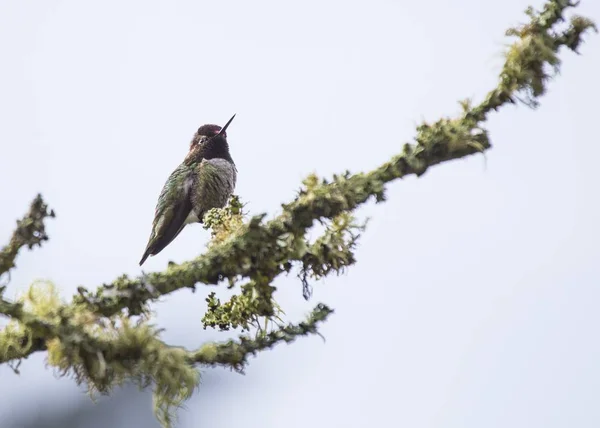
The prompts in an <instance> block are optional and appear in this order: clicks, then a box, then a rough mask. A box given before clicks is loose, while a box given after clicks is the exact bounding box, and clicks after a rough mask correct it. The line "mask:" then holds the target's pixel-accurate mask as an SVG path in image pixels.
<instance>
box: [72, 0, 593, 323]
mask: <svg viewBox="0 0 600 428" xmlns="http://www.w3.org/2000/svg"><path fill="white" fill-rule="evenodd" d="M572 6H575V4H573V3H570V2H567V1H564V0H551V1H548V2H547V3H546V5H545V6H544V8H543V10H542V12H540V13H538V14H536V13H534V12H533V11H532V10H528V11H527V13H528V14H529V16H530V22H529V23H528V24H526V25H523V26H521V27H519V28H515V29H511V30H509V31H508V34H509V35H512V36H516V37H518V40H517V41H516V42H515V43H514V44H513V45H512V46H511V47H510V49H509V50H508V52H507V55H506V62H505V64H504V67H503V69H502V71H501V73H500V79H499V84H498V86H497V87H496V88H494V89H493V90H492V91H490V92H489V93H488V94H487V96H486V97H485V99H484V100H483V101H482V102H481V103H480V104H479V105H477V106H471V103H470V102H467V101H465V102H463V103H462V107H463V112H462V114H461V115H459V116H458V117H457V118H443V119H440V120H439V121H437V122H435V123H432V124H428V123H424V124H422V125H420V126H419V127H418V128H417V136H416V137H415V142H416V143H415V144H405V145H404V147H403V150H402V152H401V153H400V154H398V155H396V156H394V157H393V158H392V159H391V160H390V161H388V162H386V163H384V164H383V165H381V166H380V167H379V168H377V169H375V170H373V171H371V172H368V173H358V174H354V175H352V174H350V173H349V172H346V173H344V174H341V175H337V176H334V177H333V179H332V180H319V179H318V178H317V177H316V176H310V177H309V178H308V179H306V180H305V181H304V187H303V188H302V190H301V191H300V192H299V194H298V196H297V198H296V199H295V200H293V201H292V202H290V203H288V204H283V205H282V207H283V211H282V213H281V214H280V215H279V216H277V217H275V218H274V219H272V220H270V221H268V222H265V221H264V218H265V217H266V215H264V214H263V215H258V216H254V217H252V218H251V219H250V221H248V222H247V223H246V224H244V225H243V226H240V227H239V229H238V230H237V232H236V233H234V234H232V235H231V236H229V238H228V239H225V240H223V241H222V242H220V243H218V244H217V245H214V246H212V247H211V248H210V249H209V251H207V252H206V253H205V254H203V255H201V256H200V257H198V258H196V259H195V260H192V261H189V262H186V263H183V264H181V265H175V264H172V265H171V266H169V268H167V270H165V271H164V272H156V273H151V274H148V275H143V276H141V277H138V278H129V277H128V276H125V275H124V276H121V277H119V278H117V280H115V281H113V282H112V283H110V284H105V285H103V286H101V287H99V288H98V289H97V290H96V291H94V292H89V291H87V290H83V289H82V290H81V294H80V295H79V296H77V297H76V298H75V303H76V304H81V305H85V306H87V307H89V308H90V309H92V310H95V311H98V312H99V313H102V314H103V315H105V316H110V315H112V314H115V313H118V312H120V311H121V310H123V309H128V311H129V312H130V313H132V314H137V313H142V312H143V311H144V308H145V305H146V303H147V302H148V301H152V300H156V299H157V298H159V297H161V296H164V295H166V294H169V293H171V292H173V291H175V290H178V289H183V288H192V289H193V288H194V287H195V286H196V285H197V284H199V283H202V284H217V283H218V282H219V281H222V280H227V281H229V282H230V283H231V282H235V281H236V280H238V279H240V278H243V277H252V276H254V275H255V274H256V273H257V272H264V271H268V272H273V271H278V272H287V271H289V269H290V262H292V261H301V260H303V257H304V255H305V254H306V247H305V245H304V244H305V242H304V240H303V239H299V238H303V237H304V234H305V232H306V231H307V230H308V229H309V228H310V227H312V226H313V224H314V222H315V221H316V220H322V219H333V218H334V217H336V216H338V215H340V214H342V213H344V212H349V211H352V210H354V209H355V208H357V207H358V206H359V205H361V204H363V203H365V202H366V201H367V200H369V199H370V198H371V197H374V198H375V199H376V201H378V202H380V201H383V200H384V199H385V196H384V192H385V185H386V183H389V182H391V181H393V180H396V179H399V178H403V177H405V176H407V175H411V174H415V175H417V176H420V175H422V174H424V173H425V172H426V171H427V170H428V169H429V168H430V167H431V166H433V165H437V164H439V163H441V162H446V161H450V160H453V159H459V158H463V157H465V156H469V155H472V154H476V153H480V152H483V151H485V150H487V149H489V148H490V147H491V144H490V140H489V138H488V134H487V130H485V129H484V128H483V126H482V122H484V121H485V120H486V119H487V115H488V113H489V112H491V111H492V110H497V109H498V108H499V107H501V106H502V105H504V104H507V103H514V102H515V99H516V98H517V97H522V98H523V99H524V100H526V101H527V102H528V104H529V105H533V106H535V102H536V100H537V98H539V97H540V96H541V95H543V94H544V91H545V88H546V83H547V81H548V79H549V77H550V76H551V75H550V74H549V72H548V70H547V67H548V66H550V67H553V68H554V69H555V71H557V70H558V66H559V65H560V61H559V58H558V56H557V55H558V51H559V49H560V48H561V47H562V46H566V47H568V48H570V49H574V48H576V47H577V46H579V45H580V43H581V38H582V36H583V34H584V33H585V32H586V31H588V30H590V29H595V27H594V24H593V23H592V22H591V21H590V20H588V19H586V18H581V17H574V18H572V19H571V25H570V26H569V28H568V29H566V30H564V31H563V32H560V33H555V32H554V30H553V26H554V25H555V24H556V23H558V22H559V21H561V20H563V19H564V18H563V14H564V11H565V9H567V8H568V7H572Z"/></svg>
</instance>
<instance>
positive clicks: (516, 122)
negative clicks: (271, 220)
mask: <svg viewBox="0 0 600 428" xmlns="http://www.w3.org/2000/svg"><path fill="white" fill-rule="evenodd" d="M531 1H533V0H505V1H502V2H492V1H481V0H457V1H454V2H445V1H442V0H423V1H375V0H374V1H369V2H366V1H362V2H358V1H347V0H346V1H341V0H337V1H329V2H320V1H314V0H306V1H302V2H295V3H290V2H278V1H252V2H246V1H218V2H217V1H211V2H208V1H192V0H188V1H172V2H159V1H141V0H136V1H129V2H120V1H114V0H110V1H109V0H106V1H103V2H99V3H98V2H81V1H75V0H71V1H56V0H45V1H9V0H1V1H0V55H1V57H2V67H0V117H1V118H2V121H1V122H2V125H1V126H0V148H1V151H0V180H1V181H0V201H1V205H2V209H1V210H0V242H1V243H4V242H6V241H7V239H8V237H9V236H10V233H11V232H12V230H13V227H14V220H15V219H16V218H17V217H20V216H21V215H22V214H23V213H24V212H25V210H26V209H27V206H28V204H29V202H30V201H31V199H32V198H33V197H34V196H35V194H36V193H37V192H41V193H42V194H43V195H44V197H45V198H46V200H47V201H48V202H49V204H50V205H51V207H52V208H54V209H55V210H56V212H57V216H58V217H57V218H56V219H55V220H53V221H51V222H49V226H48V229H49V233H50V236H51V241H50V242H49V243H48V244H46V245H45V246H44V247H43V248H42V249H41V250H39V249H38V250H36V251H35V252H32V253H22V254H21V256H20V257H19V259H18V270H17V271H15V272H14V274H13V276H12V282H11V287H10V292H9V296H14V294H15V293H16V292H18V291H20V290H24V289H25V287H26V286H27V285H28V284H29V283H31V281H33V280H34V279H37V278H45V279H51V280H53V281H54V282H55V283H56V284H58V285H59V287H60V289H61V292H62V294H63V295H64V296H65V298H70V296H71V295H72V294H73V293H74V292H75V290H76V287H77V286H78V285H85V286H87V287H95V286H98V285H100V284H102V283H103V282H108V281H111V280H113V279H114V278H116V277H117V276H118V275H120V274H121V273H123V272H126V273H128V274H131V275H137V274H139V273H140V268H139V267H138V265H137V263H138V261H139V258H140V256H141V254H142V252H143V250H144V247H145V245H146V241H147V238H148V235H149V233H150V225H151V222H152V216H153V212H154V206H155V203H156V198H157V196H158V193H159V192H160V189H161V187H162V185H163V183H164V181H165V179H166V177H167V176H168V175H169V174H170V172H171V171H172V169H173V168H174V167H175V166H176V165H177V164H178V163H179V162H180V161H181V160H182V159H183V157H184V156H185V153H186V149H187V145H188V142H189V140H190V138H191V136H192V134H193V132H194V131H195V129H196V128H197V127H198V126H200V125H201V124H203V123H224V122H225V121H226V120H227V119H228V118H229V117H230V116H231V115H232V114H233V113H237V117H236V119H235V121H234V122H233V123H232V126H231V128H230V130H229V132H228V133H229V139H230V144H231V149H232V154H233V157H234V159H235V161H236V163H237V165H238V169H239V181H238V187H237V193H238V194H239V195H240V196H241V197H242V199H243V200H244V201H246V202H248V209H250V210H251V212H252V213H259V212H265V211H266V212H268V213H269V214H270V215H274V214H275V213H277V212H278V208H279V204H280V203H281V202H284V201H287V200H289V199H290V198H291V197H293V195H294V192H295V191H296V189H297V188H298V186H299V184H300V180H301V179H302V178H303V177H305V176H306V175H307V174H308V173H310V172H312V171H316V172H317V173H318V174H320V175H322V176H329V175H331V174H333V173H335V172H341V171H343V170H345V169H346V168H349V169H351V170H352V171H355V172H356V171H361V170H367V169H371V168H373V167H375V166H377V165H379V164H380V163H382V162H384V161H386V160H387V159H388V158H389V157H391V156H392V155H394V154H396V153H398V152H399V151H400V150H401V146H402V143H404V142H405V141H408V140H410V139H411V138H412V137H413V135H414V126H415V124H417V123H418V122H420V121H421V120H422V119H423V118H425V119H427V120H436V119H437V118H439V117H440V116H441V115H453V114H455V113H457V112H458V110H459V109H458V104H457V101H458V100H459V99H463V98H465V97H474V98H475V100H480V99H481V97H482V96H483V95H484V94H485V91H487V90H489V89H491V88H492V87H493V85H495V82H496V76H497V74H498V72H499V70H500V66H501V65H502V56H501V52H502V50H503V49H504V48H505V46H506V43H508V39H506V38H504V37H503V34H504V31H505V29H506V28H507V27H509V26H511V25H514V24H516V23H517V22H521V21H523V20H524V19H525V16H524V14H523V13H522V11H523V10H524V9H525V7H526V6H527V5H528V4H530V2H531ZM533 5H534V6H536V7H539V6H541V5H542V2H541V1H538V0H536V1H535V2H534V4H533ZM578 13H580V14H584V15H587V16H590V17H592V18H595V19H596V20H599V19H600V4H599V3H598V2H596V1H593V0H585V1H584V2H583V4H582V5H581V6H580V7H579V8H578ZM587 40H588V42H587V43H586V44H584V45H583V46H582V48H581V52H582V53H583V55H582V56H579V57H578V56H576V55H574V54H572V53H569V52H566V51H563V52H562V54H561V58H563V59H564V67H563V70H562V75H561V76H559V78H558V79H557V80H556V81H554V82H553V83H551V84H550V86H549V94H548V96H546V97H544V98H543V99H542V107H541V108H540V109H539V110H538V111H531V110H529V109H527V108H526V107H519V108H513V107H510V108H507V109H504V110H502V111H501V112H500V113H499V114H497V115H493V116H492V118H491V120H490V122H489V130H490V132H491V137H492V142H493V143H494V148H493V150H491V151H490V152H489V153H488V161H487V166H486V165H485V164H484V160H483V158H482V157H481V156H478V157H472V158H469V159H467V160H460V161H455V162H452V163H449V164H444V165H442V166H439V167H436V168H433V169H431V170H430V171H429V172H428V173H427V174H426V175H425V176H424V177H422V178H421V179H418V180H417V179H414V178H411V179H407V180H404V181H403V182H395V183H393V184H392V185H391V186H390V187H389V191H388V196H389V201H388V202H387V203H385V204H382V205H379V206H375V205H374V204H370V205H368V206H367V207H365V208H364V209H362V210H361V211H360V215H361V216H362V217H363V218H364V217H366V216H371V217H372V221H371V223H370V226H369V229H368V230H367V232H366V234H365V235H364V238H363V239H362V241H361V246H360V249H359V251H358V254H357V256H358V260H359V262H358V264H357V265H356V266H355V267H353V268H352V269H351V270H350V272H349V273H348V274H347V275H346V276H343V277H340V278H332V279H327V280H326V281H323V282H322V283H319V284H314V285H315V287H314V290H315V292H314V297H313V299H312V301H311V302H308V303H306V302H304V301H303V299H302V296H301V284H300V282H299V281H298V280H297V279H296V278H295V277H294V276H290V277H288V278H282V279H280V280H279V281H278V282H277V285H278V287H279V288H280V292H279V293H278V299H279V300H280V302H281V303H282V304H283V305H284V308H285V309H286V310H287V312H288V315H289V316H290V319H292V320H297V319H299V318H301V317H303V316H304V314H305V313H306V312H308V311H309V309H310V308H311V307H312V305H314V304H316V303H317V302H319V301H323V302H325V303H327V304H329V305H331V306H332V307H333V308H335V310H336V313H335V314H334V316H333V317H332V318H331V320H330V322H328V323H327V324H326V325H325V326H324V327H323V329H322V332H323V334H324V335H325V336H326V338H327V342H326V343H325V344H324V343H323V342H322V340H321V339H319V338H317V337H315V338H309V339H302V340H299V341H298V342H296V343H294V344H293V345H290V346H285V345H283V346H279V347H277V348H276V349H275V350H274V351H271V352H266V353H263V354H261V355H259V357H258V358H256V359H254V360H252V363H251V365H250V367H249V369H248V370H247V375H246V376H239V375H236V374H233V373H229V372H227V371H224V370H208V371H204V384H203V385H202V386H201V388H200V390H199V392H198V393H197V394H196V395H195V397H194V399H193V400H191V401H190V402H189V403H188V409H187V410H183V411H180V413H179V415H180V422H181V424H180V426H181V427H198V426H204V427H207V426H210V427H213V428H217V427H234V426H246V427H281V426H285V427H286V428H293V427H306V426H315V427H320V426H343V427H367V426H378V427H404V426H406V427H413V428H418V427H457V428H458V427H461V428H467V427H473V428H476V427H482V426H485V427H487V428H493V427H511V428H517V427H528V428H531V427H545V428H547V427H572V426H577V427H579V428H583V427H597V426H598V425H599V424H600V406H599V405H598V401H599V393H600V344H599V343H598V334H597V330H598V328H597V326H598V325H599V323H600V312H599V311H598V310H597V307H598V300H599V298H600V289H599V288H598V280H599V278H600V264H599V263H598V259H599V257H598V256H599V254H600V244H599V242H600V227H599V226H598V218H600V204H599V203H598V185H599V183H600V169H599V168H598V161H597V160H598V158H599V157H600V142H599V141H598V107H597V102H598V99H599V98H600V89H599V86H598V76H599V75H600V39H599V38H598V37H597V36H594V37H589V38H588V39H587ZM207 239H208V232H207V231H204V230H203V229H202V227H201V226H193V227H189V228H187V229H186V230H185V232H184V233H182V234H181V235H180V236H179V237H178V238H177V240H176V241H175V242H173V243H172V244H171V245H170V246H169V247H168V248H167V249H166V250H164V251H163V252H162V253H161V254H160V255H159V256H156V257H154V258H150V259H149V261H148V262H147V263H146V264H145V265H144V268H145V269H146V270H148V271H150V270H160V269H162V268H164V267H165V265H166V263H167V262H168V261H169V260H174V261H177V262H181V261H184V260H186V259H189V258H192V257H194V256H196V255H197V254H198V253H199V252H201V251H203V249H204V245H205V243H206V241H207ZM208 292H209V289H206V288H200V289H199V291H198V292H197V293H196V294H194V295H192V294H191V293H189V292H188V291H182V292H180V293H176V294H175V295H173V296H169V297H168V298H167V299H165V301H164V303H161V304H159V305H156V306H155V307H156V309H157V312H158V317H157V322H158V323H159V324H160V325H161V326H163V327H165V328H167V332H166V333H165V335H164V338H165V339H166V340H167V341H169V342H171V343H175V344H183V345H186V346H189V347H193V346H197V345H199V344H201V343H202V342H203V341H205V340H208V339H211V338H223V337H224V335H223V334H218V333H215V332H211V331H206V332H205V331H202V329H201V321H200V318H201V315H202V313H203V311H204V297H205V295H206V294H207V293H208ZM21 370H22V375H21V376H19V377H17V376H15V375H14V374H13V373H12V372H11V371H10V370H9V369H8V368H7V367H0V396H1V397H2V399H1V400H0V425H1V426H2V427H5V426H10V425H8V424H10V423H13V424H14V423H16V422H14V420H15V417H16V416H17V415H18V414H21V415H23V414H25V415H33V414H34V413H35V412H34V410H35V409H36V408H37V406H41V407H40V409H42V410H40V412H42V414H44V412H48V411H49V410H48V409H53V410H56V411H60V410H61V409H63V408H67V407H68V406H74V405H76V403H77V400H78V399H83V400H85V399H86V398H85V396H84V395H83V393H82V392H81V391H80V390H78V389H77V388H76V387H75V386H74V384H73V382H72V381H71V380H69V379H57V378H56V377H55V376H54V375H53V374H52V372H51V371H50V370H48V369H45V368H44V365H43V355H36V356H35V357H33V358H30V360H28V361H26V362H25V363H24V364H23V365H22V367H21ZM128 394H134V393H128ZM119 400H123V397H120V398H119ZM136 403H137V404H136V406H137V407H134V406H133V405H131V406H129V407H124V408H122V409H121V410H120V413H118V412H117V413H115V412H105V413H106V414H100V415H96V416H95V417H96V418H99V419H98V420H99V421H100V420H103V421H104V422H98V423H99V425H98V426H109V425H110V426H115V427H135V426H138V425H139V426H148V425H147V420H148V416H149V415H150V412H151V410H150V408H151V400H150V397H147V399H146V400H141V401H139V400H138V401H137V402H136ZM44 409H45V410H44ZM103 418H104V419H103ZM17 419H18V418H17ZM23 420H25V419H23ZM142 420H143V421H146V422H141V421H142ZM150 420H152V419H151V418H150ZM2 421H4V422H2ZM10 421H13V422H10ZM16 426H17V425H15V427H16ZM74 426H75V425H74ZM76 426H77V427H92V426H94V427H95V426H96V425H93V424H92V421H91V419H85V418H84V422H81V421H80V422H79V423H78V424H77V425H76Z"/></svg>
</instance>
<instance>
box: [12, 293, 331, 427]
mask: <svg viewBox="0 0 600 428" xmlns="http://www.w3.org/2000/svg"><path fill="white" fill-rule="evenodd" d="M332 312H333V311H332V310H331V309H330V308H328V307H327V306H326V305H323V304H319V305H317V306H316V308H315V309H314V310H313V311H312V313H311V314H310V315H309V317H308V318H307V320H306V321H305V322H301V323H299V324H297V325H293V324H289V325H287V326H285V327H281V328H279V329H277V330H275V331H272V332H270V333H268V334H266V335H263V336H261V337H257V338H256V339H252V338H250V337H247V336H240V337H239V339H238V340H230V341H228V342H225V343H208V344H205V345H204V346H202V347H201V348H200V349H198V350H195V351H188V350H186V349H184V348H182V347H176V346H169V345H167V344H165V343H164V342H163V341H162V340H160V330H158V329H157V328H156V327H154V326H152V325H150V324H149V323H148V321H147V320H146V319H141V320H139V321H138V322H132V321H131V320H130V319H129V318H127V317H124V316H122V317H118V318H116V319H113V320H112V321H111V322H106V321H105V320H102V319H100V318H98V317H97V316H95V314H92V313H81V312H78V313H74V312H73V307H71V306H69V305H63V304H61V303H60V301H59V299H58V295H57V293H56V290H55V288H54V286H53V285H52V284H50V283H45V284H38V285H36V286H35V287H32V288H31V290H30V292H29V293H28V294H27V295H26V296H24V297H23V298H22V299H21V300H20V301H18V302H14V303H11V302H8V301H6V300H0V313H4V314H6V315H8V316H10V317H12V318H13V319H14V320H15V321H17V322H18V323H15V322H13V323H12V324H9V328H10V329H14V328H16V329H20V330H21V332H22V333H23V332H26V333H28V334H29V335H33V336H43V337H45V339H46V341H47V346H48V363H49V364H50V365H51V366H53V367H56V368H57V369H59V370H60V371H61V372H62V374H63V375H68V374H70V375H72V376H74V378H75V379H76V381H77V382H78V383H85V384H87V386H88V389H89V390H90V392H95V391H97V392H100V393H103V394H107V393H109V392H110V391H111V390H112V388H113V387H115V386H117V385H121V384H122V383H123V382H125V381H126V380H133V381H134V382H136V383H137V384H138V385H139V386H140V387H145V386H148V385H150V384H153V385H154V396H155V405H156V412H157V415H158V417H159V419H160V420H161V422H163V424H164V425H165V426H170V423H171V416H172V412H171V410H172V408H173V407H177V406H179V405H180V404H181V403H182V402H183V401H184V400H186V399H187V398H189V397H190V396H191V394H192V393H193V391H194V389H195V388H196V387H197V386H198V384H199V381H200V377H199V373H198V371H197V370H196V369H195V366H198V365H201V366H216V365H220V366H226V367H231V368H234V369H235V370H237V371H239V372H243V370H244V368H245V367H246V365H247V364H248V358H249V357H250V356H251V355H255V354H256V353H257V352H259V351H263V350H266V349H269V348H271V347H273V346H275V345H276V344H277V343H280V342H286V343H289V342H292V341H294V340H295V339H296V338H298V337H300V336H306V335H309V334H318V332H317V327H318V324H319V323H321V322H323V321H325V320H326V318H327V317H328V316H329V315H330V314H331V313H332ZM1 350H2V349H1V348H0V351H1Z"/></svg>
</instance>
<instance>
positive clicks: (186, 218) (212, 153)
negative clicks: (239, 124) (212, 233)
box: [140, 114, 237, 266]
mask: <svg viewBox="0 0 600 428" xmlns="http://www.w3.org/2000/svg"><path fill="white" fill-rule="evenodd" d="M234 117H235V114H234V115H233V116H232V117H231V119H229V121H228V122H227V123H226V124H225V126H223V127H222V128H221V127H220V126H219V125H212V124H207V125H202V126H201V127H200V128H198V130H197V131H196V133H195V134H194V137H193V138H192V141H191V142H190V148H189V152H188V154H187V156H186V157H185V159H184V160H183V162H182V163H181V165H179V166H178V167H177V168H175V170H174V171H173V172H172V173H171V175H170V176H169V178H168V179H167V181H166V183H165V185H164V186H163V189H162V191H161V192H160V195H159V197H158V202H157V204H156V209H155V212H154V221H153V223H152V232H151V233H150V239H149V240H148V245H147V246H146V250H145V251H144V255H143V256H142V259H141V260H140V266H141V265H143V264H144V262H145V261H146V259H147V258H148V256H155V255H156V254H158V253H160V252H161V251H162V250H163V249H164V248H165V247H166V246H167V245H169V244H170V243H171V242H172V241H173V240H174V239H175V238H176V237H177V235H179V233H181V231H182V230H183V228H184V227H185V226H186V225H188V224H191V223H202V218H203V217H204V214H205V213H206V212H207V211H208V210H210V209H211V208H222V207H224V206H225V204H227V200H228V199H229V197H230V196H231V194H232V193H233V191H234V189H235V184H236V181H237V169H236V166H235V163H234V162H233V159H232V158H231V154H230V153H229V144H228V142H227V132H226V131H227V127H228V126H229V124H230V123H231V121H232V120H233V118H234Z"/></svg>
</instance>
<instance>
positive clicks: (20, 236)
mask: <svg viewBox="0 0 600 428" xmlns="http://www.w3.org/2000/svg"><path fill="white" fill-rule="evenodd" d="M48 217H54V211H52V210H50V211H49V210H48V206H47V205H46V203H45V202H44V200H43V199H42V195H37V196H36V197H35V199H34V200H33V202H32V203H31V206H30V207H29V212H28V213H27V214H26V215H25V216H24V217H23V218H22V219H21V220H17V228H16V229H15V231H14V232H13V234H12V237H11V239H10V242H9V243H8V245H6V246H5V247H4V248H2V250H0V276H2V274H4V273H8V272H9V271H10V270H11V269H12V268H14V267H15V259H16V258H17V254H19V250H21V248H23V247H27V248H29V249H32V248H33V247H35V246H36V245H37V246H41V245H42V242H44V241H47V240H48V235H47V234H46V226H45V224H44V220H46V218H48ZM0 291H1V288H0Z"/></svg>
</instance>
